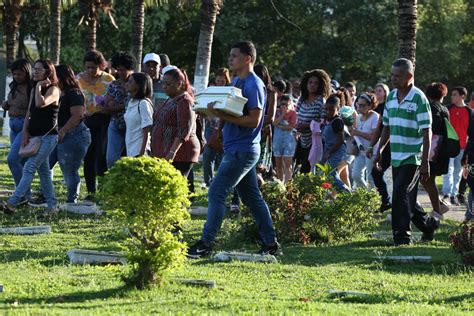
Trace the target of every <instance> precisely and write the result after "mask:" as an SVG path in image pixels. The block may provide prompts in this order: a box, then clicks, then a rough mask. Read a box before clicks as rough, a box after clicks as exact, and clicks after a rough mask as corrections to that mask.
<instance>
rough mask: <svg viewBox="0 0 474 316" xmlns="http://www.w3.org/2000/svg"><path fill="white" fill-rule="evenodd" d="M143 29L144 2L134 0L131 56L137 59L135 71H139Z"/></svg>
mask: <svg viewBox="0 0 474 316" xmlns="http://www.w3.org/2000/svg"><path fill="white" fill-rule="evenodd" d="M144 29H145V0H135V6H134V10H133V18H132V54H133V56H135V58H136V59H137V71H140V70H141V60H142V54H143V33H144Z"/></svg>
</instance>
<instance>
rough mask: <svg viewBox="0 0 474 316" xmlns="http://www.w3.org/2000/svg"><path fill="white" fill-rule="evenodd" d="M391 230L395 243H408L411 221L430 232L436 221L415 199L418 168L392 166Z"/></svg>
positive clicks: (421, 229) (418, 176)
mask: <svg viewBox="0 0 474 316" xmlns="http://www.w3.org/2000/svg"><path fill="white" fill-rule="evenodd" d="M392 174H393V195H392V230H393V241H394V242H395V244H408V243H410V239H411V222H413V224H414V225H415V226H416V227H417V228H418V229H419V230H420V231H422V232H423V233H432V232H433V231H434V230H435V229H436V227H437V222H436V220H435V219H434V218H432V217H430V216H428V214H426V213H425V211H424V210H423V207H421V205H420V204H419V203H418V202H417V201H416V199H417V195H418V183H419V181H420V168H419V166H416V165H403V166H400V167H396V168H392Z"/></svg>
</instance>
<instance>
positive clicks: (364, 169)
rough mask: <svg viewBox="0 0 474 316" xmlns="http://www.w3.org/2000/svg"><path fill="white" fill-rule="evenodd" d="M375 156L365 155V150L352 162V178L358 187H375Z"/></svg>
mask: <svg viewBox="0 0 474 316" xmlns="http://www.w3.org/2000/svg"><path fill="white" fill-rule="evenodd" d="M373 161H374V160H373V158H372V159H369V158H367V157H366V156H365V151H361V152H360V153H359V154H358V155H357V156H356V157H355V159H354V162H353V163H352V180H353V181H354V185H355V186H356V187H358V188H367V187H369V184H370V187H374V181H373V180H372V166H373Z"/></svg>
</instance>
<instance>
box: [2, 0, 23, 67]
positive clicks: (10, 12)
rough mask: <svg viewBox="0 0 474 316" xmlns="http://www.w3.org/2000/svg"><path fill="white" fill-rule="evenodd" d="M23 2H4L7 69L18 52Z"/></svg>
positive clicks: (14, 0) (7, 0) (6, 0)
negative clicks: (18, 34) (18, 35)
mask: <svg viewBox="0 0 474 316" xmlns="http://www.w3.org/2000/svg"><path fill="white" fill-rule="evenodd" d="M22 6H23V0H5V1H3V8H2V13H3V24H4V27H5V35H6V45H7V68H10V66H11V64H12V63H13V61H14V60H15V58H16V52H17V38H16V36H17V33H18V30H19V28H20V19H21V9H22Z"/></svg>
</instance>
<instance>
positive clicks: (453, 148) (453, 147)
mask: <svg viewBox="0 0 474 316" xmlns="http://www.w3.org/2000/svg"><path fill="white" fill-rule="evenodd" d="M444 125H445V127H446V141H445V143H444V149H445V150H446V153H447V155H448V157H449V158H454V157H456V156H457V155H459V152H460V151H461V145H460V144H459V137H458V134H457V133H456V131H455V130H454V127H453V126H452V125H451V123H450V122H449V120H448V118H446V117H445V118H444Z"/></svg>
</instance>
